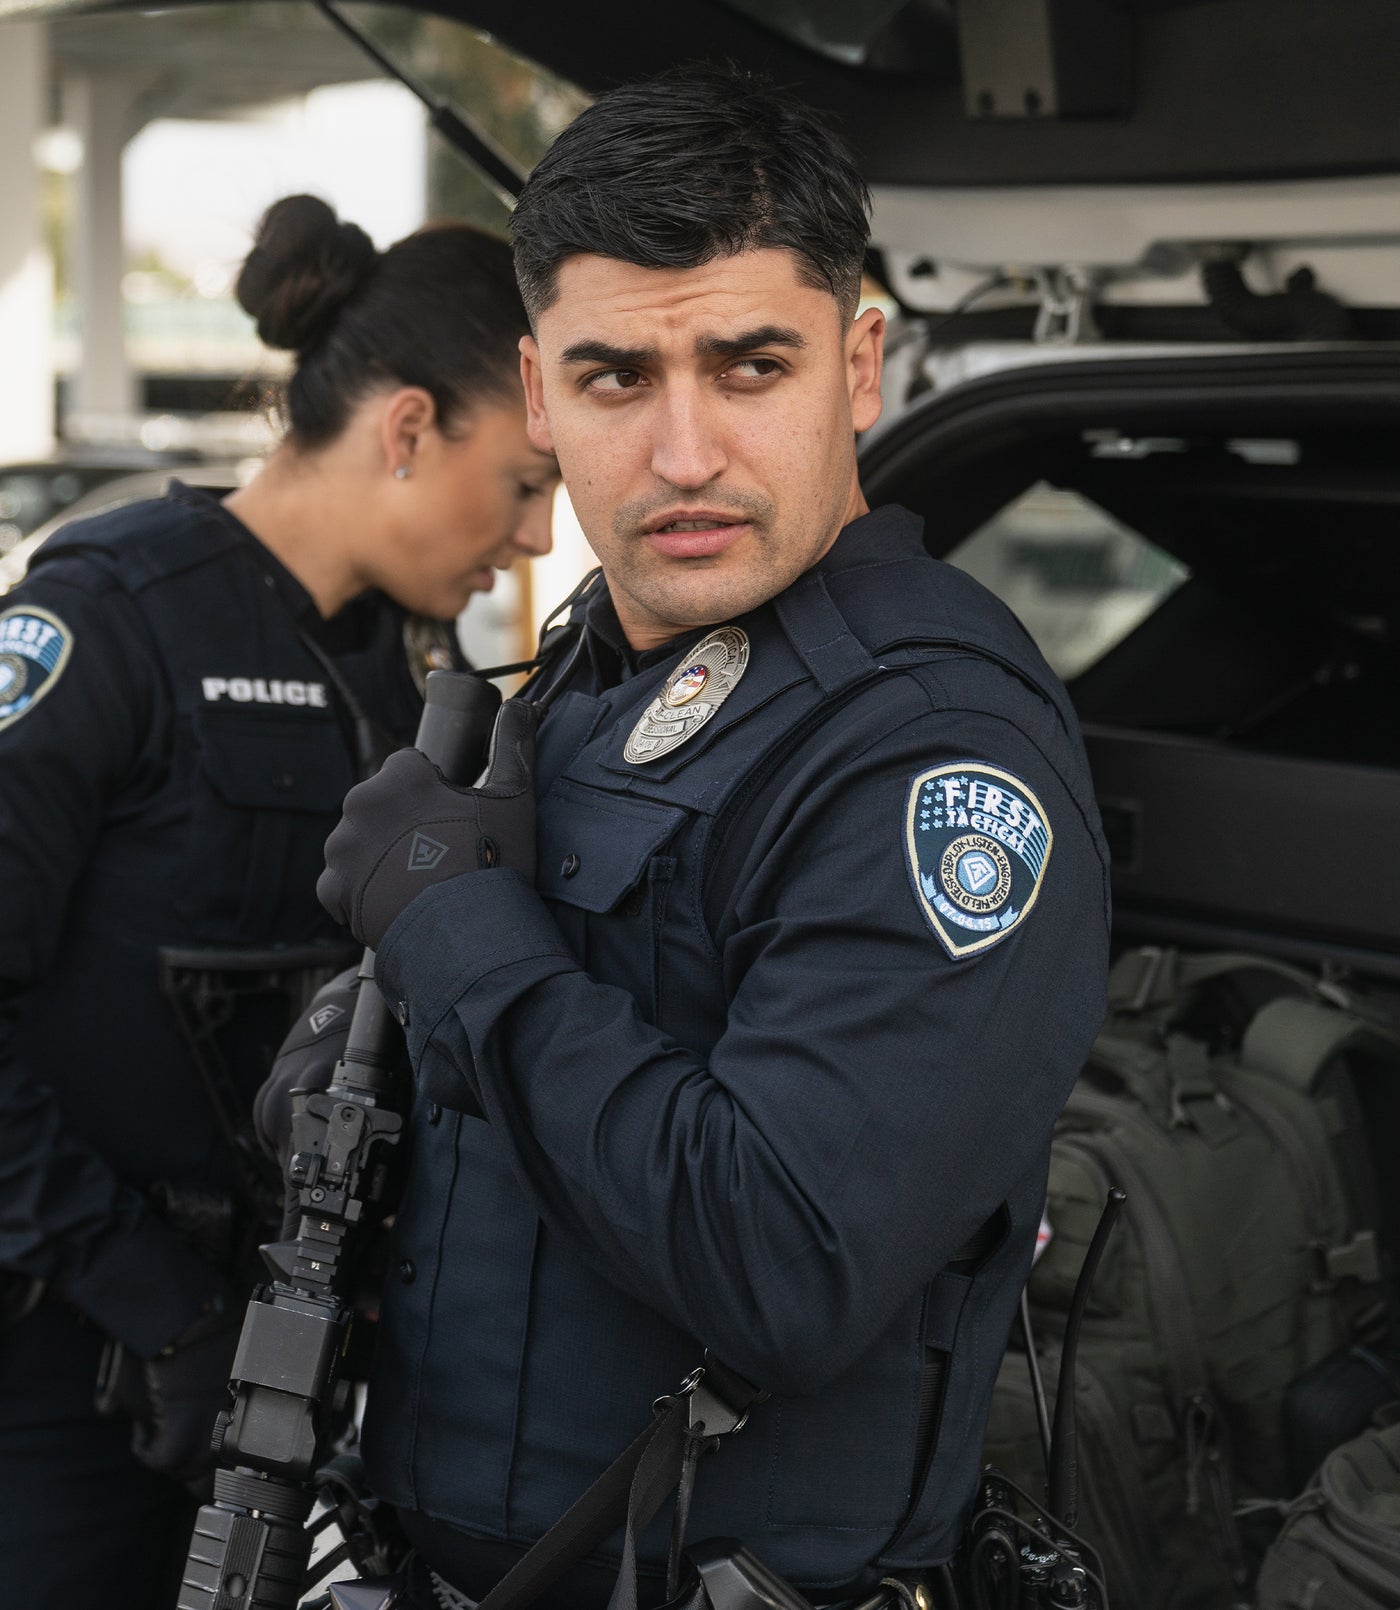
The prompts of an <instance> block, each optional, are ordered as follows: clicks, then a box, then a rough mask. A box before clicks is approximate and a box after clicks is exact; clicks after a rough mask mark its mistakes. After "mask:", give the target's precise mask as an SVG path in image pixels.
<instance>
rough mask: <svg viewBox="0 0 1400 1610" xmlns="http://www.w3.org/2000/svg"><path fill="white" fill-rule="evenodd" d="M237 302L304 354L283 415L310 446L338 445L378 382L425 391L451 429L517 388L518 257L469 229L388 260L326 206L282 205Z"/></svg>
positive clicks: (410, 245) (427, 236)
mask: <svg viewBox="0 0 1400 1610" xmlns="http://www.w3.org/2000/svg"><path fill="white" fill-rule="evenodd" d="M236 294H237V297H238V300H239V303H240V304H241V305H242V307H243V308H244V309H245V310H246V311H247V312H248V313H250V314H251V315H252V316H253V318H254V319H255V320H256V321H257V327H258V335H259V336H260V337H261V338H262V339H263V341H265V342H266V343H267V345H268V346H271V347H283V348H286V349H288V350H290V351H292V352H294V353H296V368H295V371H294V372H293V374H292V377H291V379H290V380H289V381H288V382H287V385H286V390H285V399H284V410H285V413H286V416H287V423H288V427H289V434H290V436H291V438H292V439H293V440H294V441H295V443H296V444H297V445H298V446H300V447H305V448H315V447H321V446H324V445H325V444H326V443H327V442H329V441H332V440H333V439H334V438H335V437H336V436H338V435H339V434H340V432H341V431H342V430H343V429H344V428H345V424H346V422H347V420H348V419H349V416H350V413H351V412H352V410H353V409H354V407H355V406H356V404H357V403H358V402H360V400H361V399H362V398H363V397H365V396H367V395H368V394H369V393H370V392H372V391H374V390H376V389H377V388H379V387H381V386H386V385H388V386H421V387H422V388H423V389H424V390H425V391H426V392H428V393H429V394H430V395H431V396H432V399H433V402H434V404H435V406H436V408H437V411H438V419H439V422H440V424H441V425H442V427H443V428H444V429H447V428H449V427H450V425H451V424H452V422H453V420H454V419H456V418H458V417H460V415H461V414H462V413H463V412H464V411H465V410H466V409H467V408H468V407H470V406H471V404H472V403H474V402H476V401H478V400H479V399H481V398H483V397H488V396H489V397H492V398H500V399H501V400H509V399H510V398H511V397H512V396H513V395H514V392H515V389H516V386H517V384H518V374H519V369H518V367H517V366H518V363H519V356H518V353H517V351H516V346H517V343H518V341H519V339H520V337H521V336H522V335H523V334H525V332H526V330H527V328H528V324H527V321H526V318H525V309H524V307H523V306H522V305H521V301H520V293H519V292H518V291H517V290H516V287H515V275H514V272H513V270H512V268H511V260H510V248H509V247H508V246H507V245H506V243H505V242H504V241H503V240H500V239H498V238H497V237H496V236H495V235H488V234H486V233H485V232H484V231H483V230H479V229H473V228H471V227H470V226H469V225H466V224H441V225H437V226H435V227H432V228H428V229H420V230H419V231H418V232H417V233H416V234H413V235H409V236H407V237H406V238H405V239H404V240H401V241H399V242H398V243H397V244H396V245H393V246H390V247H389V248H388V250H387V251H383V252H380V251H376V250H375V247H374V244H373V242H372V241H371V240H370V238H369V236H368V235H366V234H365V232H364V230H362V229H360V228H359V227H358V226H357V225H355V224H350V223H341V222H340V220H339V219H337V217H336V215H335V214H334V213H333V212H332V211H331V209H330V208H329V207H328V206H327V205H326V204H325V202H324V201H320V200H318V199H317V198H316V197H315V196H286V197H284V198H283V199H282V200H281V201H277V202H274V203H273V204H272V206H271V207H269V208H268V210H267V212H266V213H265V214H264V215H263V218H262V221H261V223H259V225H258V232H257V238H256V244H255V245H254V247H253V249H252V251H251V252H249V254H248V257H247V259H246V261H245V262H244V264H243V268H242V271H241V272H240V273H239V276H238V284H237V287H236Z"/></svg>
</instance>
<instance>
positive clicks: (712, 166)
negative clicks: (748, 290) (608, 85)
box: [511, 65, 870, 323]
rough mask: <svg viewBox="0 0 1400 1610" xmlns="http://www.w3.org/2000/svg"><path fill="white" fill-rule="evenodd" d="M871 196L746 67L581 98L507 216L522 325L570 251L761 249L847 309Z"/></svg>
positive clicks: (695, 254)
mask: <svg viewBox="0 0 1400 1610" xmlns="http://www.w3.org/2000/svg"><path fill="white" fill-rule="evenodd" d="M869 237H870V193H869V191H868V190H867V189H866V187H865V181H864V180H863V179H862V178H861V176H860V173H859V172H858V171H857V169H856V165H855V162H854V160H853V158H852V156H851V153H850V152H849V151H848V150H847V149H846V146H845V145H844V144H843V143H842V141H841V140H840V139H839V138H838V137H837V135H835V134H834V133H833V132H832V131H831V129H829V128H828V127H827V126H826V124H825V123H824V122H823V121H822V120H821V118H819V117H818V116H817V114H816V113H815V112H814V111H812V109H811V108H810V107H807V106H804V105H803V104H802V103H801V102H800V101H798V100H796V99H794V98H793V97H792V96H790V95H788V94H786V93H784V92H783V91H781V90H779V89H777V88H776V87H775V86H774V85H773V84H772V83H771V82H769V80H767V79H765V78H761V77H759V76H757V75H755V74H751V73H742V72H738V71H735V70H732V69H728V68H722V67H712V66H706V65H697V66H692V67H682V68H677V69H675V70H673V71H672V72H669V73H666V74H664V75H663V76H662V77H660V78H653V79H648V80H645V81H644V82H642V83H637V84H624V85H623V86H622V87H621V88H620V89H615V90H612V91H611V92H610V93H609V94H607V95H604V96H602V97H601V99H599V100H597V101H595V102H594V104H593V105H592V106H591V107H589V109H588V110H587V111H586V112H584V113H582V115H581V116H579V117H578V118H577V119H576V120H575V121H574V122H573V123H572V124H571V125H570V126H569V127H568V128H567V129H565V130H564V132H563V133H562V134H561V135H560V136H559V138H558V139H557V140H556V141H555V142H554V144H553V146H551V147H550V150H549V152H548V153H547V154H546V156H545V157H544V159H543V161H541V162H540V164H539V166H538V167H537V168H536V169H535V171H534V172H533V173H532V174H531V175H530V179H529V182H528V183H527V184H526V186H525V188H524V190H523V192H522V193H521V196H520V201H519V204H518V205H517V207H516V209H515V215H514V217H513V218H512V220H511V239H512V241H513V242H514V246H515V272H516V277H517V279H518V280H519V283H520V294H521V296H522V297H523V299H524V302H525V307H526V310H527V311H528V313H529V315H530V319H531V322H532V323H533V322H534V321H535V320H536V319H537V318H538V317H539V315H540V314H541V313H542V312H544V310H545V309H546V308H547V307H548V306H549V305H550V303H551V302H553V300H554V298H555V295H556V292H557V278H558V272H559V265H560V264H561V263H562V262H563V261H564V260H565V259H566V258H568V257H572V256H574V255H575V254H576V253H585V252H586V253H596V254H597V255H599V256H602V257H614V258H617V259H619V260H620V261H622V262H624V263H635V264H637V266H638V267H640V268H698V267H699V266H700V265H701V264H702V263H709V262H712V261H713V260H714V259H715V258H717V257H728V256H731V255H733V254H734V253H736V252H742V251H752V250H757V249H759V248H762V247H778V248H780V249H786V250H788V251H791V252H792V253H793V254H794V256H795V257H796V259H797V270H798V273H799V275H800V276H801V278H802V280H803V282H804V283H805V284H808V285H814V286H816V287H817V288H818V289H819V290H825V291H830V292H831V294H832V295H833V296H834V297H835V298H836V301H837V304H838V305H839V307H840V309H841V312H842V314H843V316H844V317H845V318H847V319H851V318H853V317H854V316H855V311H856V306H857V304H858V302H859V300H860V276H861V267H862V264H863V262H864V258H865V246H866V242H867V240H868V239H869Z"/></svg>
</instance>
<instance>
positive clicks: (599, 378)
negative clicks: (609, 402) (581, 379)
mask: <svg viewBox="0 0 1400 1610" xmlns="http://www.w3.org/2000/svg"><path fill="white" fill-rule="evenodd" d="M641 378H642V377H641V376H640V375H639V374H638V373H637V371H636V370H635V369H604V370H603V371H602V373H601V374H596V375H594V376H592V378H591V379H590V380H589V382H588V386H589V390H590V391H631V390H632V388H633V387H634V386H636V385H638V384H639V383H640V381H641Z"/></svg>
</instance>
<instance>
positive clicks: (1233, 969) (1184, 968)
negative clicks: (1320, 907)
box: [1108, 945, 1347, 1013]
mask: <svg viewBox="0 0 1400 1610" xmlns="http://www.w3.org/2000/svg"><path fill="white" fill-rule="evenodd" d="M1235 973H1271V974H1273V976H1274V977H1276V978H1281V979H1283V980H1284V981H1285V982H1287V983H1289V984H1292V985H1293V986H1294V988H1295V989H1298V990H1301V991H1304V992H1306V993H1307V994H1308V995H1317V994H1322V995H1323V996H1324V998H1326V999H1331V1000H1334V1001H1335V1002H1336V1004H1337V1005H1339V1006H1345V1005H1347V999H1346V997H1345V995H1343V994H1342V992H1341V991H1340V990H1338V989H1336V987H1335V986H1331V985H1328V984H1326V983H1325V982H1322V981H1320V980H1319V979H1318V978H1316V977H1315V976H1314V975H1313V974H1312V973H1309V972H1307V971H1306V970H1305V969H1303V968H1301V967H1293V966H1290V965H1289V963H1287V962H1281V961H1276V960H1274V958H1273V957H1271V956H1253V955H1250V954H1249V953H1248V952H1245V951H1230V950H1223V951H1206V952H1204V953H1202V954H1201V955H1183V954H1182V952H1181V951H1179V950H1173V949H1170V948H1165V949H1164V948H1163V947H1161V946H1158V945H1144V946H1142V948H1141V949H1139V950H1130V951H1128V952H1127V953H1126V954H1125V955H1123V956H1121V957H1119V959H1118V960H1117V961H1116V962H1115V963H1114V965H1113V968H1112V970H1111V971H1110V973H1109V975H1108V1009H1109V1012H1110V1013H1113V1012H1130V1013H1131V1012H1152V1011H1155V1010H1156V1009H1158V1008H1159V1007H1163V1006H1170V1005H1171V1004H1172V1003H1173V1002H1175V1001H1180V1000H1181V999H1182V998H1183V997H1184V996H1187V995H1190V994H1192V993H1193V992H1194V991H1196V990H1198V989H1200V988H1201V986H1202V985H1203V984H1209V983H1211V982H1213V981H1214V980H1216V979H1220V978H1229V977H1230V976H1231V975H1232V974H1235Z"/></svg>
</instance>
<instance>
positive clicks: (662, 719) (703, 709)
mask: <svg viewBox="0 0 1400 1610" xmlns="http://www.w3.org/2000/svg"><path fill="white" fill-rule="evenodd" d="M748 663H749V639H748V634H747V633H746V632H744V631H742V630H741V629H740V628H739V627H737V626H721V627H720V629H719V630H718V631H717V632H711V633H710V635H709V636H708V637H707V638H704V639H703V640H702V641H701V642H699V643H697V644H696V645H695V647H694V648H693V649H691V651H690V652H689V653H688V654H687V655H686V657H685V658H684V659H683V660H682V661H681V663H680V664H679V665H678V666H677V667H676V668H675V670H674V671H672V672H671V674H670V676H668V677H667V678H666V681H665V683H664V684H663V686H662V689H661V692H660V693H658V694H657V696H656V697H655V698H654V699H653V700H652V701H651V703H650V704H649V705H648V706H647V707H646V709H645V710H644V711H643V712H642V717H641V720H640V721H638V723H637V725H636V726H635V727H633V728H632V732H631V735H630V736H629V738H628V739H627V742H626V744H625V745H624V746H623V750H622V758H623V759H624V760H626V761H629V762H630V763H631V764H632V765H634V766H640V765H642V764H643V763H644V762H646V761H648V760H656V759H657V758H658V757H659V756H661V755H669V754H670V753H671V751H672V750H673V749H679V748H680V746H681V745H682V744H683V743H685V742H686V740H687V739H690V738H693V737H694V736H695V734H696V733H697V732H699V730H700V729H701V727H703V726H704V725H705V723H706V722H707V721H708V720H709V719H710V717H711V716H712V715H713V714H714V713H715V711H716V710H718V709H719V707H720V705H722V704H723V703H724V701H725V700H726V699H727V698H728V697H729V695H730V694H731V693H733V691H734V689H735V687H736V685H737V684H738V681H739V678H740V677H741V676H743V674H744V668H745V667H746V666H747V665H748Z"/></svg>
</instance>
